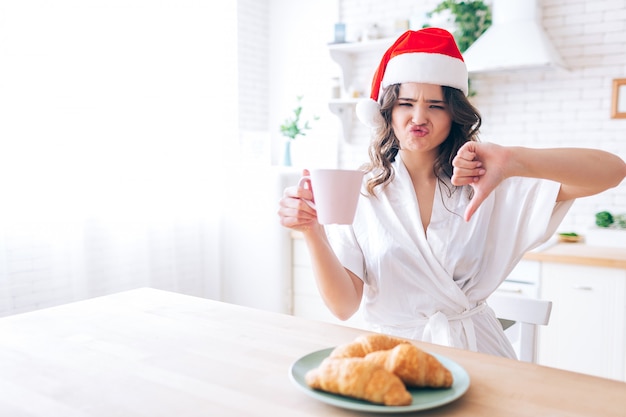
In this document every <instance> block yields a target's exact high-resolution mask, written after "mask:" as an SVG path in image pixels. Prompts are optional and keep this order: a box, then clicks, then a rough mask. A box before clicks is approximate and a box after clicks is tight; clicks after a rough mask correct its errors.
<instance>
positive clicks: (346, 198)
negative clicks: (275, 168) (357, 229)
mask: <svg viewBox="0 0 626 417" xmlns="http://www.w3.org/2000/svg"><path fill="white" fill-rule="evenodd" d="M310 172H311V174H310V175H309V176H304V177H302V178H300V182H299V183H298V186H300V187H304V186H306V185H307V184H308V186H309V188H310V189H311V190H313V195H314V196H315V203H313V202H312V201H308V200H305V201H306V203H307V204H308V205H310V206H311V207H313V208H314V209H315V210H317V221H318V222H319V223H320V224H352V222H353V221H354V214H355V213H356V206H357V203H358V201H359V193H360V191H361V183H362V181H363V174H364V173H363V171H359V170H352V169H328V168H327V169H312V170H310Z"/></svg>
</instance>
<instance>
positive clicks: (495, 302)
mask: <svg viewBox="0 0 626 417" xmlns="http://www.w3.org/2000/svg"><path fill="white" fill-rule="evenodd" d="M487 304H488V305H489V306H490V307H491V308H492V309H493V311H494V312H495V313H496V317H498V319H499V320H500V322H501V323H502V324H503V328H504V329H505V330H504V333H505V334H506V335H507V337H508V338H509V340H511V342H512V343H513V344H514V345H515V344H519V345H518V346H519V347H518V356H519V359H520V360H521V361H524V362H532V363H535V362H536V360H537V326H539V325H543V326H545V325H547V324H548V322H549V320H550V313H551V311H552V301H547V300H539V299H535V298H527V297H520V296H511V295H504V294H498V293H494V294H492V295H491V296H490V297H489V299H488V300H487ZM514 342H515V343H514Z"/></svg>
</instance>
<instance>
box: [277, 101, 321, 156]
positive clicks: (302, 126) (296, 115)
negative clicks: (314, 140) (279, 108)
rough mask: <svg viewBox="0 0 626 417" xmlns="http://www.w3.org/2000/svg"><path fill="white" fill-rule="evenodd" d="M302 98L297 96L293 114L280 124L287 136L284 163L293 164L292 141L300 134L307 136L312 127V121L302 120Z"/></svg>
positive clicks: (281, 130)
mask: <svg viewBox="0 0 626 417" xmlns="http://www.w3.org/2000/svg"><path fill="white" fill-rule="evenodd" d="M302 98H303V96H297V97H296V102H297V104H296V107H295V108H294V109H293V115H292V116H290V117H288V118H287V119H285V121H284V122H283V124H281V125H280V133H281V134H282V135H283V136H285V137H286V138H287V140H285V148H284V155H283V165H286V166H291V142H292V141H293V140H295V139H296V138H297V137H298V136H306V132H305V131H307V130H309V129H311V125H310V121H309V120H307V121H304V122H303V121H301V120H300V118H301V115H302ZM318 119H319V116H313V120H318Z"/></svg>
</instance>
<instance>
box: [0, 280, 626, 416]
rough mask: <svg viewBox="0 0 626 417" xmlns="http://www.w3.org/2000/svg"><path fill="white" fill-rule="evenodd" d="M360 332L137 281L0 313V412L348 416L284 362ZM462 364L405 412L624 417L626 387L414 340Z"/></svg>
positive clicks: (348, 339) (353, 414)
mask: <svg viewBox="0 0 626 417" xmlns="http://www.w3.org/2000/svg"><path fill="white" fill-rule="evenodd" d="M363 333H365V331H364V330H360V329H355V328H350V327H345V326H341V325H335V324H330V323H325V322H321V321H315V320H307V319H303V318H300V317H293V316H289V315H283V314H277V313H273V312H269V311H263V310H256V309H252V308H248V307H242V306H237V305H233V304H226V303H222V302H217V301H212V300H207V299H203V298H198V297H191V296H187V295H182V294H177V293H172V292H167V291H161V290H155V289H148V288H142V289H136V290H130V291H126V292H122V293H118V294H112V295H108V296H104V297H98V298H94V299H91V300H85V301H79V302H76V303H71V304H66V305H62V306H58V307H52V308H48V309H42V310H38V311H34V312H30V313H25V314H18V315H15V316H8V317H4V318H2V319H0V369H2V372H0V390H1V391H2V395H0V415H1V416H12V417H19V416H30V417H33V416H45V417H55V416H63V417H69V416H71V417H98V416H102V417H110V416H124V417H134V416H151V417H159V416H163V417H171V416H177V417H191V416H198V417H200V416H203V417H204V416H209V415H211V416H220V417H228V416H236V417H239V416H259V417H265V416H268V415H272V416H277V417H278V416H290V417H296V416H298V417H307V416H329V417H330V416H357V415H363V414H359V413H357V412H352V411H348V410H345V409H343V408H339V407H336V406H332V405H328V404H325V403H323V402H321V401H319V400H318V399H317V398H313V397H311V396H309V395H307V394H305V393H304V392H303V390H302V389H301V388H298V387H296V386H295V385H294V383H293V382H292V381H291V380H290V377H289V375H288V374H289V369H290V366H291V365H292V364H293V363H294V362H295V361H296V360H298V359H299V358H302V357H303V356H304V355H307V354H309V353H311V352H315V351H318V350H320V349H325V348H329V347H332V346H336V345H337V344H341V343H347V342H350V341H352V340H354V338H356V337H357V336H358V335H361V334H363ZM414 343H415V344H416V345H417V346H419V347H421V348H422V349H424V350H426V351H430V352H433V353H437V354H439V355H442V356H444V357H446V358H448V359H449V360H452V361H454V362H456V363H457V364H458V365H460V366H461V367H462V368H463V369H465V370H466V372H467V373H468V375H469V380H470V382H469V389H468V390H467V392H465V393H464V394H463V395H462V396H461V397H460V398H458V399H456V400H454V401H453V402H451V403H449V404H446V405H442V406H439V407H437V408H432V409H427V410H423V411H419V412H417V413H413V414H411V413H407V414H403V415H407V416H408V415H415V416H417V415H419V416H420V417H427V416H444V415H445V416H448V417H454V416H478V415H479V416H483V417H490V416H494V417H496V416H497V417H501V416H507V417H522V416H529V415H536V416H568V417H577V416H580V417H583V416H585V417H587V416H592V415H593V416H604V417H618V416H621V417H623V416H624V398H626V384H625V383H623V382H618V381H613V380H609V379H604V378H598V377H592V376H588V375H583V374H578V373H574V372H568V371H563V370H559V369H554V368H547V367H542V366H539V365H535V364H530V363H526V362H520V361H516V360H512V359H505V358H499V357H494V356H489V355H485V354H479V353H475V352H470V351H465V350H460V349H452V348H447V347H443V346H438V345H432V344H428V343H422V342H414Z"/></svg>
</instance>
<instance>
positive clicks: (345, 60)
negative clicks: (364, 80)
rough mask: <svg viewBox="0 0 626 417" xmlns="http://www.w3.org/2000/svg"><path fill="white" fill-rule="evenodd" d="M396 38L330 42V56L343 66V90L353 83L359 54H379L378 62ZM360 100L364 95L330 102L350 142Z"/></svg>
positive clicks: (344, 135) (330, 106)
mask: <svg viewBox="0 0 626 417" xmlns="http://www.w3.org/2000/svg"><path fill="white" fill-rule="evenodd" d="M395 40H396V38H383V39H376V40H372V41H366V42H348V43H335V44H329V45H328V51H329V53H330V56H331V58H332V59H333V60H334V61H335V62H336V63H337V64H339V67H340V68H341V74H342V76H341V83H342V91H344V92H346V91H348V90H349V88H350V86H351V84H352V81H353V78H354V62H355V61H356V56H357V55H359V54H370V53H371V54H373V55H377V56H376V62H377V61H378V60H379V59H380V57H382V55H383V54H384V53H385V51H386V50H387V49H388V48H389V47H390V46H391V45H393V43H394V42H395ZM376 62H374V63H373V65H376ZM360 100H363V97H359V98H342V99H332V100H329V102H328V107H329V109H330V111H331V112H332V113H333V114H334V115H336V116H337V117H339V120H340V121H341V126H342V130H343V139H344V140H345V141H347V142H350V132H351V130H352V123H353V121H354V120H355V116H356V113H355V107H356V103H358V102H359V101H360Z"/></svg>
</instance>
